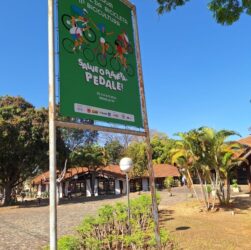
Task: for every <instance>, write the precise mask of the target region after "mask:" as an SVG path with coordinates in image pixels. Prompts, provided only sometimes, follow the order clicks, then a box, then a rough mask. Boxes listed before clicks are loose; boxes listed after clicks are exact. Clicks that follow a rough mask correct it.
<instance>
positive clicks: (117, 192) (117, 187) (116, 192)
mask: <svg viewBox="0 0 251 250" xmlns="http://www.w3.org/2000/svg"><path fill="white" fill-rule="evenodd" d="M115 194H117V195H118V194H120V186H119V180H115Z"/></svg>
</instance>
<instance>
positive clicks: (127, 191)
mask: <svg viewBox="0 0 251 250" xmlns="http://www.w3.org/2000/svg"><path fill="white" fill-rule="evenodd" d="M129 187H130V186H129V178H128V173H126V194H127V205H128V208H127V209H128V210H127V212H128V218H127V219H128V229H129V230H128V231H129V234H131V222H130V220H131V211H130V197H129V195H130V188H129Z"/></svg>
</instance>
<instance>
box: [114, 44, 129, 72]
mask: <svg viewBox="0 0 251 250" xmlns="http://www.w3.org/2000/svg"><path fill="white" fill-rule="evenodd" d="M114 44H115V47H116V54H115V55H114V58H119V60H120V63H121V65H123V66H124V68H126V67H127V64H126V57H125V54H127V50H126V49H125V48H124V47H123V46H121V43H120V41H119V40H118V39H117V40H115V42H114Z"/></svg>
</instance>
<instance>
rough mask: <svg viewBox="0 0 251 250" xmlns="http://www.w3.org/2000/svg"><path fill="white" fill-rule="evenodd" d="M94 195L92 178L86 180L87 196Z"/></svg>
mask: <svg viewBox="0 0 251 250" xmlns="http://www.w3.org/2000/svg"><path fill="white" fill-rule="evenodd" d="M91 196H92V189H91V180H86V197H91Z"/></svg>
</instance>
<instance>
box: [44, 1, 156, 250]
mask: <svg viewBox="0 0 251 250" xmlns="http://www.w3.org/2000/svg"><path fill="white" fill-rule="evenodd" d="M120 1H121V2H122V3H124V4H126V5H127V6H128V7H130V9H131V13H132V19H133V30H134V39H135V49H136V60H137V71H138V80H139V91H140V103H141V111H142V117H143V128H144V131H138V130H131V129H130V130H129V129H120V128H115V127H108V126H107V127H106V126H97V125H86V124H79V123H69V122H63V121H59V120H57V116H56V96H55V52H54V51H55V41H54V36H55V34H54V30H55V26H54V25H55V23H54V21H55V20H54V12H55V9H54V7H55V4H56V0H48V57H49V58H48V60H49V65H48V72H49V170H50V197H49V201H50V249H51V250H56V249H57V184H56V127H64V128H75V129H80V130H84V129H89V130H96V131H105V132H112V133H123V134H132V135H137V136H143V137H145V142H146V145H147V148H146V151H147V159H148V165H147V167H148V172H149V180H150V191H151V197H152V214H153V219H154V231H155V239H156V244H157V246H156V248H157V249H161V241H160V231H159V218H158V207H157V199H156V189H155V181H154V172H153V164H152V148H151V144H150V131H149V125H148V117H147V109H146V99H145V89H144V81H143V73H142V64H141V55H140V46H139V35H138V25H137V15H136V7H135V5H133V4H132V3H130V2H129V1H128V0H120Z"/></svg>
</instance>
